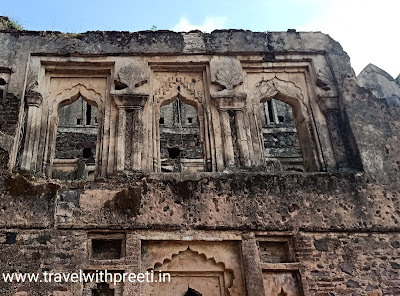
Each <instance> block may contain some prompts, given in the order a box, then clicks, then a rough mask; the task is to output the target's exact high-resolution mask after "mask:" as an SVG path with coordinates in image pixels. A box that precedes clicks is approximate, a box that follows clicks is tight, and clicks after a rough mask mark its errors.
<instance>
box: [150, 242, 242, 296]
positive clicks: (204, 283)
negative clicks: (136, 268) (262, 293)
mask: <svg viewBox="0 0 400 296" xmlns="http://www.w3.org/2000/svg"><path fill="white" fill-rule="evenodd" d="M150 270H153V271H154V272H155V274H156V275H157V274H158V272H161V271H162V272H163V273H169V274H170V275H171V283H173V286H174V287H173V294H168V292H169V287H168V285H163V284H164V283H152V284H151V285H152V287H153V291H152V294H151V295H154V296H156V295H161V294H160V293H159V291H163V294H162V295H185V293H186V292H187V291H188V288H191V289H193V290H194V291H196V292H197V293H199V295H220V296H229V295H230V293H229V289H230V288H231V287H232V286H233V280H234V278H235V276H234V272H233V270H231V269H227V268H226V266H225V263H223V262H217V261H216V260H215V258H214V257H208V256H207V255H206V254H204V253H199V252H197V251H194V250H192V249H191V248H190V247H187V249H185V250H181V251H179V252H177V253H174V254H172V255H171V256H170V257H167V258H165V259H164V260H163V261H162V262H157V263H155V264H154V266H153V267H152V268H150ZM191 279H192V280H191ZM210 280H213V283H214V282H215V283H218V284H217V285H209V282H208V281H210ZM210 286H213V287H212V289H214V290H209V289H210ZM217 286H218V288H217ZM171 290H172V289H171Z"/></svg>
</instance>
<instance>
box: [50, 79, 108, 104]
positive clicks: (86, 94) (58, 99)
mask: <svg viewBox="0 0 400 296" xmlns="http://www.w3.org/2000/svg"><path fill="white" fill-rule="evenodd" d="M80 97H82V99H83V100H84V101H86V102H87V103H89V104H90V105H93V106H95V107H97V108H99V109H101V106H102V105H103V97H102V95H101V94H100V93H98V92H96V91H95V90H94V89H91V88H87V87H86V86H85V85H84V84H81V83H78V84H75V85H74V86H73V87H71V88H67V89H64V90H63V91H61V92H60V93H58V94H57V95H56V96H55V100H54V102H55V105H56V106H55V107H56V108H57V110H58V109H60V108H61V107H63V106H66V105H70V104H72V103H74V102H75V101H77V100H78V99H79V98H80Z"/></svg>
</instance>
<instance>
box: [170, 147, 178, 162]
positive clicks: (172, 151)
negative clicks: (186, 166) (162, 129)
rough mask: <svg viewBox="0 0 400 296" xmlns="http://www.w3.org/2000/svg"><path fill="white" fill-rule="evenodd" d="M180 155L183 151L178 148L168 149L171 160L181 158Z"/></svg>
mask: <svg viewBox="0 0 400 296" xmlns="http://www.w3.org/2000/svg"><path fill="white" fill-rule="evenodd" d="M180 154H181V150H180V149H179V148H177V147H174V148H168V156H169V158H171V159H177V158H179V156H180Z"/></svg>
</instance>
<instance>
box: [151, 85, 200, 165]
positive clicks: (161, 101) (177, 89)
mask: <svg viewBox="0 0 400 296" xmlns="http://www.w3.org/2000/svg"><path fill="white" fill-rule="evenodd" d="M176 100H180V101H182V102H183V103H184V104H187V105H190V106H192V107H194V108H195V109H196V112H197V115H196V116H197V123H198V128H199V142H200V146H201V151H202V164H201V167H200V164H198V165H197V166H198V168H195V167H194V168H193V171H195V170H196V171H206V170H207V168H206V166H207V165H206V161H205V149H207V148H206V147H205V146H204V145H205V141H204V128H205V127H204V111H203V105H202V103H201V102H200V100H199V98H197V97H195V95H194V92H192V91H190V90H189V89H187V88H186V87H185V86H184V85H180V84H178V85H174V87H171V88H169V89H168V90H167V91H166V92H164V93H163V95H162V96H159V97H158V99H157V108H156V112H155V126H156V130H157V132H156V135H157V142H156V147H157V149H158V150H157V156H158V157H157V158H158V168H157V171H161V150H160V144H161V142H160V136H161V134H160V118H161V108H162V107H163V106H166V105H169V104H171V103H173V102H174V101H176Z"/></svg>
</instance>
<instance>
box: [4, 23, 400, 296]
mask: <svg viewBox="0 0 400 296" xmlns="http://www.w3.org/2000/svg"><path fill="white" fill-rule="evenodd" d="M0 52H1V55H0V91H1V92H0V93H1V108H0V147H1V154H0V155H1V159H0V160H1V178H0V183H1V186H0V190H1V205H0V207H1V208H0V246H1V253H0V259H1V260H0V266H1V271H2V272H11V273H13V272H20V273H24V272H44V271H50V272H76V271H77V270H83V271H84V272H85V273H91V272H95V271H96V270H108V271H110V272H121V271H123V272H144V271H146V270H148V271H155V272H157V271H160V270H161V271H163V272H169V273H170V274H171V282H170V283H160V282H158V283H154V282H153V283H137V282H136V283H131V282H125V283H118V284H116V285H114V284H113V283H110V282H106V283H73V282H67V283H64V282H63V283H56V282H52V283H28V282H25V283H16V282H14V283H5V282H4V281H0V294H1V295H18V296H22V295H54V296H55V295H57V296H61V295H63V296H67V295H69V296H70V295H114V296H115V295H138V296H139V295H154V296H155V295H221V296H222V295H224V296H228V295H230V296H236V295H252V296H254V295H256V296H261V295H276V296H278V295H287V296H303V295H318V296H333V295H336V296H338V295H368V296H376V295H400V232H399V231H400V228H399V220H400V194H399V167H400V162H399V161H400V158H399V155H400V153H399V152H400V151H399V150H400V145H399V136H400V134H399V127H400V125H399V114H400V112H399V111H400V110H399V108H400V107H399V105H400V103H399V100H400V86H399V84H398V83H399V81H398V79H397V80H395V79H393V78H391V77H390V76H389V75H388V74H386V73H384V72H383V71H382V70H380V69H378V68H376V67H375V66H372V65H371V66H368V67H367V68H366V69H365V70H364V71H363V72H362V73H361V74H360V76H359V77H358V80H357V78H356V77H355V75H354V72H353V70H352V68H351V66H350V60H349V57H348V56H347V55H346V53H345V52H344V51H343V49H342V48H341V46H340V45H339V44H338V43H337V42H336V41H334V40H332V39H331V38H330V37H329V36H328V35H325V34H322V33H298V32H295V31H289V32H269V33H256V32H250V31H241V30H226V31H214V32H212V33H211V34H205V33H201V32H198V31H193V32H189V33H174V32H170V31H155V32H152V31H145V32H137V33H128V32H88V33H84V34H77V35H75V34H62V33H58V32H30V31H21V32H18V31H2V32H0Z"/></svg>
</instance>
